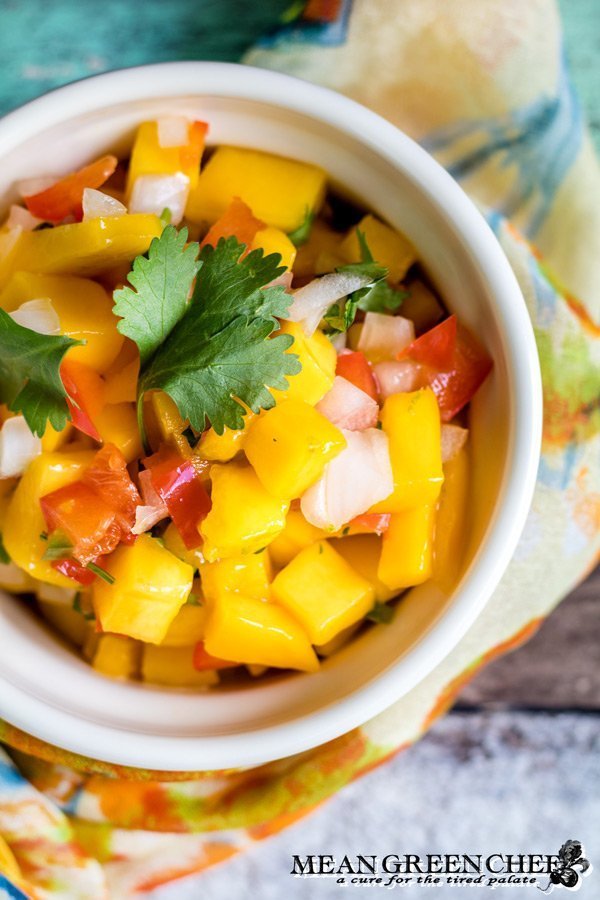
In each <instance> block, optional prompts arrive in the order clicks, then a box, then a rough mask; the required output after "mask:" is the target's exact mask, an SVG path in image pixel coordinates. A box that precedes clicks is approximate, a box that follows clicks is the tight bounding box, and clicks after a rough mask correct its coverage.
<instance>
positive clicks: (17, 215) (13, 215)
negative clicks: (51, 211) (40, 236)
mask: <svg viewBox="0 0 600 900" xmlns="http://www.w3.org/2000/svg"><path fill="white" fill-rule="evenodd" d="M43 221H44V220H43V219H37V218H36V217H35V216H32V215H31V213H30V212H29V210H28V209H25V207H24V206H17V205H16V203H13V205H12V206H11V208H10V210H9V212H8V219H7V220H6V227H7V228H16V227H17V225H18V226H19V227H20V228H21V229H22V230H23V231H33V229H34V228H37V227H38V225H41V224H42V222H43Z"/></svg>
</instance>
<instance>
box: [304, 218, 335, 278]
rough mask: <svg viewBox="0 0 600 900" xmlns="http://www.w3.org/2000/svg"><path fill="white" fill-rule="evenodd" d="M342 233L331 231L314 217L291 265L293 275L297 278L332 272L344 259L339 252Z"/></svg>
mask: <svg viewBox="0 0 600 900" xmlns="http://www.w3.org/2000/svg"><path fill="white" fill-rule="evenodd" d="M341 241H342V235H341V234H340V233H339V231H333V230H332V229H331V228H330V227H329V225H327V224H326V223H325V222H323V221H322V220H321V219H315V221H314V222H313V225H312V228H311V230H310V235H309V237H308V240H307V241H306V243H304V244H302V245H301V246H300V247H298V249H297V252H296V259H295V261H294V265H293V266H292V268H293V271H294V275H296V276H298V277H299V278H312V277H313V276H314V275H323V274H325V273H326V272H333V270H334V269H335V268H336V267H337V266H341V265H343V264H344V263H345V262H346V260H345V259H344V257H342V256H341V254H340V250H339V247H340V244H341Z"/></svg>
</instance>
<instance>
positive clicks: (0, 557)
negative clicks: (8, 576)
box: [0, 534, 10, 566]
mask: <svg viewBox="0 0 600 900" xmlns="http://www.w3.org/2000/svg"><path fill="white" fill-rule="evenodd" d="M0 563H2V564H3V565H5V566H7V565H8V564H9V563H10V556H9V555H8V553H7V552H6V547H5V546H4V541H3V540H2V535H1V534H0Z"/></svg>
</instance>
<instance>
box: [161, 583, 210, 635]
mask: <svg viewBox="0 0 600 900" xmlns="http://www.w3.org/2000/svg"><path fill="white" fill-rule="evenodd" d="M192 590H193V591H195V590H196V588H195V584H194V587H193V589H192ZM205 626H206V606H205V604H204V603H202V602H201V603H184V605H183V606H182V607H181V609H180V610H179V612H178V613H177V615H176V616H175V618H174V619H173V621H172V622H171V624H170V625H169V630H168V631H167V633H166V635H165V639H164V640H163V641H161V642H160V646H161V647H193V646H195V645H196V644H197V643H198V641H201V640H202V639H203V638H204V629H205Z"/></svg>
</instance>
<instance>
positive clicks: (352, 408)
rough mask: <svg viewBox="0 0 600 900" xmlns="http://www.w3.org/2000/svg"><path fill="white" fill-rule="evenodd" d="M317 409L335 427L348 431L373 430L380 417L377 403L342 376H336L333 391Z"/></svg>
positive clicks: (326, 395)
mask: <svg viewBox="0 0 600 900" xmlns="http://www.w3.org/2000/svg"><path fill="white" fill-rule="evenodd" d="M317 409H318V411H319V412H320V413H321V415H323V416H325V418H326V419H329V421H330V422H331V423H332V424H333V425H336V426H337V427H338V428H346V429H347V430H348V431H363V430H364V429H365V428H373V427H374V426H375V425H376V424H377V419H378V417H379V405H378V404H377V403H376V401H375V400H373V398H372V397H369V395H368V394H365V392H364V391H361V389H360V388H358V387H356V385H354V384H352V382H350V381H347V379H346V378H342V376H341V375H336V376H335V378H334V380H333V386H332V388H331V390H330V391H328V392H327V393H326V394H325V396H324V397H323V399H322V400H319V402H318V403H317Z"/></svg>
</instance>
